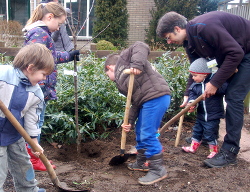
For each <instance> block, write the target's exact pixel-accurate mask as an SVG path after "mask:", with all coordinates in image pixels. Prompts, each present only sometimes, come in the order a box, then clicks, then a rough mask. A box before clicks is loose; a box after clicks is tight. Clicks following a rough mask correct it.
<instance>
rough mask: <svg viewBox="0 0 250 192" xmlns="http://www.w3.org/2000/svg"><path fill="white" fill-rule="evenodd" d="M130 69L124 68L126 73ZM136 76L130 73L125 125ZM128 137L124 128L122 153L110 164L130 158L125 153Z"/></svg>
mask: <svg viewBox="0 0 250 192" xmlns="http://www.w3.org/2000/svg"><path fill="white" fill-rule="evenodd" d="M129 71H130V70H124V73H130V72H129ZM134 78H135V76H134V74H132V73H130V77H129V85H128V95H127V101H126V108H125V113H124V120H123V123H124V124H125V125H127V124H128V116H129V109H130V105H131V97H132V92H133V86H134ZM126 137H127V133H126V132H125V131H124V130H123V129H122V137H121V149H120V155H117V156H115V157H113V158H112V159H111V160H110V162H109V165H111V166H114V165H120V164H123V163H124V162H126V161H127V160H128V158H129V156H130V154H125V144H126Z"/></svg>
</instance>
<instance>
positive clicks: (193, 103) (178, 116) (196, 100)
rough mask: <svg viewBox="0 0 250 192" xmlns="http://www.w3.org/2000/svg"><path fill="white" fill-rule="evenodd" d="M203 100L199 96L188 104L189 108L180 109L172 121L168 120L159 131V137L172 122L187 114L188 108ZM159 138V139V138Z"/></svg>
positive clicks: (201, 96)
mask: <svg viewBox="0 0 250 192" xmlns="http://www.w3.org/2000/svg"><path fill="white" fill-rule="evenodd" d="M202 99H203V95H200V96H199V97H198V98H197V99H195V100H194V101H193V102H192V103H190V105H189V106H186V107H185V108H184V109H182V110H181V111H180V112H179V113H177V115H175V116H174V117H173V118H172V119H170V120H169V121H168V122H167V123H166V124H165V125H164V126H163V127H162V128H161V129H160V131H159V134H160V136H162V135H163V133H164V132H165V130H166V129H167V128H168V127H169V126H170V125H172V124H173V123H174V122H176V121H177V120H178V119H179V118H180V117H181V116H182V115H183V114H185V113H187V112H188V111H189V109H190V107H192V106H195V105H196V104H197V103H199V102H200V101H201V100H202ZM160 136H159V137H160Z"/></svg>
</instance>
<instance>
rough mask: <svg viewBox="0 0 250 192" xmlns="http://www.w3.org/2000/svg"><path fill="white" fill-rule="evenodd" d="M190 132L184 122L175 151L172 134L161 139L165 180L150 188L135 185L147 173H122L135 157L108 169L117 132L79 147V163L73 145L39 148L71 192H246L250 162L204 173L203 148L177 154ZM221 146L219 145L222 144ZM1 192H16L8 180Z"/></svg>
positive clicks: (44, 179)
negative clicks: (84, 191)
mask: <svg viewBox="0 0 250 192" xmlns="http://www.w3.org/2000/svg"><path fill="white" fill-rule="evenodd" d="M247 124H248V125H250V118H249V115H247V116H246V117H245V126H246V125H247ZM191 126H192V124H191V123H188V122H185V120H184V125H183V131H182V135H181V140H180V144H179V146H178V147H174V144H175V137H176V131H175V130H173V129H169V130H167V131H166V133H165V134H164V135H163V137H162V138H161V142H162V144H163V146H164V148H165V151H164V161H165V164H166V168H167V170H168V178H166V179H164V180H162V181H160V182H158V183H155V184H153V185H149V186H143V185H140V184H139V183H137V179H138V178H139V177H142V176H144V175H145V173H143V172H138V171H130V170H128V169H127V168H126V163H129V162H130V161H134V159H135V157H134V156H131V158H130V159H129V160H128V161H127V162H126V163H125V164H122V165H119V166H113V167H112V166H109V165H108V164H109V161H110V160H111V158H112V157H114V156H116V155H119V153H120V137H121V134H120V132H121V130H120V129H118V130H117V132H115V133H113V134H112V137H111V138H110V139H109V140H107V141H100V140H95V141H91V142H87V143H82V150H81V155H80V158H78V159H77V152H76V145H63V146H62V147H61V148H54V147H53V146H52V145H50V144H48V143H43V144H42V146H43V147H44V149H45V155H46V156H47V157H48V159H50V160H53V162H54V164H55V165H56V166H57V169H56V173H57V176H58V178H59V180H60V181H61V182H66V183H67V185H68V186H70V187H72V188H74V189H89V190H90V191H91V192H159V191H164V192H168V191H169V192H170V191H171V192H179V191H181V192H185V191H206V192H207V191H208V192H209V191H241V192H245V191H246V192H247V191H249V189H250V182H249V181H250V180H249V175H250V163H249V162H247V161H245V160H244V159H241V158H239V159H238V164H237V165H234V166H228V167H224V168H208V167H206V166H204V164H203V160H205V159H206V157H207V155H208V154H209V150H208V147H207V146H201V147H200V148H199V149H198V151H197V152H196V153H195V154H190V153H185V152H183V151H182V150H181V146H182V145H187V144H186V142H185V137H187V136H190V135H191ZM249 127H250V126H249ZM248 131H249V129H248ZM219 144H220V145H221V141H220V142H219ZM133 145H135V140H134V133H132V132H131V133H129V134H128V136H127V147H128V149H129V146H133ZM36 179H37V180H38V182H39V187H42V188H45V189H47V192H55V191H57V190H56V189H55V187H54V186H53V185H52V182H51V180H50V177H49V175H48V173H47V172H36ZM5 191H6V192H12V191H14V190H13V183H12V180H11V177H10V178H8V179H7V180H6V184H5Z"/></svg>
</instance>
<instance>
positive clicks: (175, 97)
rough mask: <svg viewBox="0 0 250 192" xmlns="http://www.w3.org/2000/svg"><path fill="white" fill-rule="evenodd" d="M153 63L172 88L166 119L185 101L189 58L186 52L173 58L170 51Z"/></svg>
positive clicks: (175, 112) (174, 113)
mask: <svg viewBox="0 0 250 192" xmlns="http://www.w3.org/2000/svg"><path fill="white" fill-rule="evenodd" d="M153 64H154V66H155V67H156V69H157V70H158V72H159V73H160V74H161V75H162V76H163V77H164V78H165V79H166V81H167V82H168V85H169V88H170V90H171V104H170V108H169V109H168V112H167V114H166V119H169V118H171V117H173V116H174V115H176V114H177V113H178V112H179V111H180V110H181V108H180V105H181V104H182V102H183V96H184V92H185V90H186V84H187V79H188V77H189V72H188V67H189V65H190V64H189V60H188V59H187V57H186V55H185V54H183V55H181V56H175V57H174V58H172V57H171V52H170V51H168V52H166V53H165V54H163V55H162V57H159V58H158V59H157V60H156V61H155V62H154V63H153Z"/></svg>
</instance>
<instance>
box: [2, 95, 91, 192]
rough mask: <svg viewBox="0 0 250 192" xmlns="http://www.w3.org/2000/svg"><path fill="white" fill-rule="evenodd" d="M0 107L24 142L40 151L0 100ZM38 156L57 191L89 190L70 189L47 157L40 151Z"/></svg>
mask: <svg viewBox="0 0 250 192" xmlns="http://www.w3.org/2000/svg"><path fill="white" fill-rule="evenodd" d="M0 109H1V111H2V112H3V113H4V115H5V116H6V118H7V119H8V120H9V121H10V122H11V123H12V125H13V126H14V127H15V128H16V130H17V131H18V132H19V133H20V134H21V135H22V137H23V138H24V139H25V140H26V142H27V143H28V144H29V145H30V146H31V148H32V150H33V151H38V152H39V151H40V149H39V147H37V145H36V143H35V142H34V141H33V140H32V139H31V138H30V136H29V135H28V133H27V132H26V131H25V129H24V128H23V127H22V125H21V124H20V123H19V122H18V121H17V120H16V118H15V117H14V116H13V115H12V113H11V112H10V111H9V109H8V108H7V107H6V106H5V105H4V103H3V102H2V101H1V100H0ZM39 158H40V159H41V161H42V162H43V164H44V165H45V167H46V169H47V171H48V173H49V176H50V179H51V181H52V183H53V184H54V186H55V187H56V188H57V189H58V191H62V192H63V191H65V192H66V191H68V192H70V191H78V192H80V191H81V192H88V191H90V190H74V189H71V188H69V187H67V184H66V183H61V182H60V181H59V179H58V178H57V176H56V173H55V170H54V169H53V167H52V166H51V164H50V162H49V160H48V159H47V157H46V156H45V155H44V154H43V153H41V154H40V155H39Z"/></svg>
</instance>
